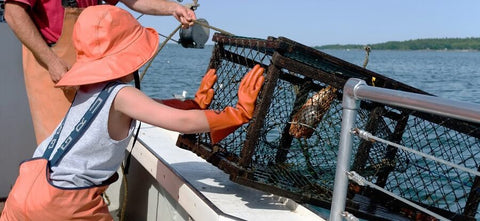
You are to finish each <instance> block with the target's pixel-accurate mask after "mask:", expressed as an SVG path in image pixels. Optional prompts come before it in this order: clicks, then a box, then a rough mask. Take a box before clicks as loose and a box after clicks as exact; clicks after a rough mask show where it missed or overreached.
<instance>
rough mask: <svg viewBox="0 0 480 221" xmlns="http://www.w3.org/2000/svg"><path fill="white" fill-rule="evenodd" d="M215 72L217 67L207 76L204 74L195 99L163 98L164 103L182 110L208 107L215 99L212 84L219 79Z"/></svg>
mask: <svg viewBox="0 0 480 221" xmlns="http://www.w3.org/2000/svg"><path fill="white" fill-rule="evenodd" d="M215 72H216V70H215V69H210V70H208V72H207V73H206V74H205V76H203V79H202V82H201V83H200V87H199V88H198V90H197V93H195V98H194V99H193V100H185V101H181V100H178V99H169V100H162V101H161V102H162V104H165V105H167V106H170V107H174V108H177V109H182V110H191V109H202V110H203V109H206V108H207V107H208V105H210V102H212V99H213V94H214V91H213V89H212V86H213V84H215V82H216V81H217V75H216V74H215Z"/></svg>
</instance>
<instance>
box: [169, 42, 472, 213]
mask: <svg viewBox="0 0 480 221" xmlns="http://www.w3.org/2000/svg"><path fill="white" fill-rule="evenodd" d="M213 41H214V42H215V47H214V49H213V52H212V57H211V60H210V64H209V68H215V69H217V75H218V80H217V82H216V83H215V85H214V90H215V98H214V100H213V101H212V103H211V105H210V108H211V109H216V110H221V109H223V108H225V107H227V106H235V105H236V103H237V90H238V84H239V82H240V81H241V79H242V77H243V76H244V74H245V73H247V72H248V71H249V70H250V69H251V68H252V67H253V66H254V65H255V64H260V65H262V66H263V67H264V68H265V70H266V73H265V83H264V85H263V88H262V91H261V92H260V94H259V96H258V99H257V105H256V108H255V112H254V115H253V119H252V120H251V121H250V122H249V123H247V124H245V125H243V126H242V127H240V128H238V129H237V130H236V131H235V132H233V133H232V134H230V135H229V136H228V137H226V138H225V139H224V140H222V141H221V142H220V143H218V144H216V145H211V142H210V137H209V134H208V133H203V134H189V135H180V136H179V138H178V141H177V145H178V146H179V147H181V148H184V149H188V150H190V151H192V152H195V153H196V154H197V155H199V156H201V157H202V158H204V159H206V160H207V161H209V162H210V163H212V164H213V165H215V166H217V167H218V168H220V169H222V170H224V171H225V172H226V173H228V174H229V175H230V179H231V180H232V181H234V182H237V183H240V184H243V185H247V186H250V187H253V188H257V189H260V190H263V191H266V192H270V193H274V194H277V195H281V196H285V197H288V198H291V199H293V200H296V201H298V202H300V203H309V204H312V205H316V206H320V207H324V208H330V202H331V199H332V192H333V182H334V177H335V169H336V160H337V150H338V145H339V137H340V130H341V116H342V107H341V102H342V90H343V85H344V84H345V82H346V81H347V80H348V79H349V78H352V77H355V78H359V79H362V80H365V81H366V82H367V84H369V85H373V86H377V87H384V88H390V89H397V90H403V91H408V92H415V93H421V94H428V93H426V92H424V91H421V90H419V89H416V88H413V87H411V86H409V85H406V84H403V83H401V82H398V81H395V80H393V79H390V78H387V77H385V76H383V75H380V74H377V73H375V72H372V71H369V70H367V69H364V68H361V67H359V66H356V65H354V64H351V63H348V62H346V61H343V60H341V59H338V58H336V57H333V56H330V55H328V54H325V53H323V52H320V51H318V50H315V49H313V48H310V47H307V46H304V45H302V44H299V43H297V42H294V41H292V40H289V39H287V38H283V37H279V38H273V37H269V38H268V39H257V38H247V37H239V36H226V35H222V34H219V33H216V34H215V35H214V37H213ZM357 118H358V119H357V121H356V122H357V126H358V127H359V128H364V129H365V130H368V131H369V132H371V133H372V134H374V135H375V136H378V137H382V138H384V139H388V140H390V141H392V142H395V143H399V144H401V145H405V146H408V147H410V148H413V149H415V150H419V151H422V152H425V153H427V154H431V155H434V156H436V157H440V158H443V159H445V160H448V161H451V162H454V163H456V164H459V165H462V166H465V167H468V168H479V164H480V162H479V161H480V158H479V157H478V155H479V154H480V142H479V139H478V138H479V137H480V131H479V127H478V126H479V125H476V124H471V123H467V122H462V121H458V120H454V119H449V118H443V117H438V116H433V115H428V114H423V113H420V112H413V111H407V110H403V109H400V108H396V107H392V106H388V105H383V104H379V103H375V102H366V101H362V102H361V105H360V109H359V110H358V115H357ZM353 147H354V149H353V151H352V153H353V156H352V162H351V168H352V170H354V171H356V172H357V173H359V174H360V175H362V176H364V177H365V178H366V179H367V180H369V181H370V182H373V183H375V184H377V185H379V186H381V187H384V188H385V189H387V190H389V191H391V192H394V193H395V194H398V195H400V196H402V197H404V198H406V199H409V200H411V201H414V202H416V203H419V204H421V205H423V206H425V207H427V208H429V209H431V210H433V211H435V212H437V213H439V214H442V215H443V216H444V217H447V218H450V219H459V220H466V219H472V220H474V219H475V217H476V216H478V211H477V210H478V209H477V208H478V204H479V202H480V191H477V190H479V189H480V188H479V187H480V180H479V179H478V178H476V177H475V176H473V175H470V174H466V173H463V172H461V171H457V170H455V169H452V168H446V167H445V166H443V165H438V164H436V163H432V162H428V161H426V160H425V159H423V158H421V157H418V156H415V155H413V154H409V153H408V152H404V151H401V150H397V149H395V148H393V147H391V146H388V145H385V144H382V143H378V142H372V141H365V140H360V139H354V141H353ZM347 198H348V199H347V210H348V211H350V212H352V213H353V214H356V215H357V216H359V217H363V218H367V219H370V218H371V219H380V220H382V219H383V220H392V219H394V220H402V219H404V220H415V219H416V220H422V219H423V220H430V219H431V217H429V216H428V215H425V214H423V213H421V212H419V211H417V210H415V209H413V208H410V207H409V206H407V205H405V204H403V203H401V202H399V201H397V200H394V199H392V198H390V197H388V196H385V195H384V194H383V193H381V192H379V191H376V190H374V189H370V188H368V187H360V186H358V185H356V184H355V183H350V185H349V194H348V196H347Z"/></svg>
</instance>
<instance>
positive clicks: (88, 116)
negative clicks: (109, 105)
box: [43, 82, 118, 166]
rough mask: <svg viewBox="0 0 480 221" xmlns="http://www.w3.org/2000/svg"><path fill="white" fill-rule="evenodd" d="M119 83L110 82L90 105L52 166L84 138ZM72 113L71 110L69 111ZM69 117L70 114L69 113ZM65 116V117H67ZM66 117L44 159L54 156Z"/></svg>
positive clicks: (60, 149) (58, 152)
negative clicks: (87, 129) (84, 134)
mask: <svg viewBox="0 0 480 221" xmlns="http://www.w3.org/2000/svg"><path fill="white" fill-rule="evenodd" d="M117 84H118V82H110V83H108V84H107V85H106V86H105V87H104V88H103V89H102V91H101V92H100V94H99V95H98V96H97V98H96V99H95V101H93V103H92V104H91V105H90V107H89V108H88V110H87V112H86V113H85V114H84V115H83V117H82V119H80V121H79V122H78V123H77V125H75V127H74V129H73V131H72V132H70V135H68V137H67V138H66V139H65V141H63V143H62V144H61V145H60V147H59V148H58V150H57V152H56V153H55V155H54V156H53V158H52V159H51V160H50V165H51V166H54V165H56V164H57V163H58V162H59V161H60V159H61V158H62V157H63V156H64V155H65V154H66V153H67V152H68V151H69V150H70V149H71V148H72V146H73V145H74V144H75V143H76V142H77V141H78V139H79V138H80V137H81V136H82V134H83V133H84V132H85V129H86V128H88V126H90V124H91V123H92V119H93V118H94V117H95V116H96V115H97V114H98V112H99V111H100V110H101V109H102V107H103V105H104V104H105V101H106V100H107V98H108V96H109V95H110V93H111V92H112V90H113V88H114V86H115V85H117ZM69 111H70V110H69ZM67 115H68V113H67ZM67 115H65V116H67ZM65 119H66V117H65V118H64V119H63V121H62V123H61V124H60V126H59V127H58V129H57V130H56V131H55V134H54V135H53V137H52V140H51V141H50V143H49V144H48V146H47V149H46V150H45V152H44V154H43V158H45V159H47V160H48V159H49V158H50V156H51V155H52V152H53V149H54V148H55V146H56V145H57V141H58V139H59V137H60V133H61V131H62V128H63V124H64V123H65Z"/></svg>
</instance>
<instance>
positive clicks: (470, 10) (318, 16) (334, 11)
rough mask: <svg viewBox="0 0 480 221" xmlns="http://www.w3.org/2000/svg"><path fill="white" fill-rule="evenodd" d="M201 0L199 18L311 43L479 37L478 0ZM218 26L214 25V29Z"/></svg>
mask: <svg viewBox="0 0 480 221" xmlns="http://www.w3.org/2000/svg"><path fill="white" fill-rule="evenodd" d="M191 2H192V1H191V0H183V1H182V2H181V4H188V3H191ZM198 4H199V5H200V6H199V7H198V9H197V10H196V11H195V13H196V16H197V18H203V19H206V20H207V21H208V23H209V24H210V25H211V26H213V27H216V28H220V29H223V30H225V31H227V32H230V33H233V34H235V35H239V36H246V37H256V38H267V37H268V36H273V37H280V36H282V37H287V38H289V39H291V40H294V41H297V42H300V43H302V44H304V45H307V46H321V45H329V44H363V45H365V44H375V43H383V42H387V41H405V40H413V39H423V38H457V37H458V38H465V37H480V24H479V23H480V0H403V1H398V0H397V1H394V0H390V1H388V0H349V1H347V0H337V1H334V0H329V1H327V0H304V1H301V0H297V1H286V0H277V1H273V0H198ZM120 7H123V8H125V7H124V6H123V5H120ZM131 12H132V11H131ZM132 14H133V15H134V16H135V17H138V16H140V14H138V13H135V12H132ZM138 20H139V22H140V23H141V24H142V25H144V26H148V27H153V28H155V29H156V30H157V31H158V32H159V33H160V34H161V35H164V36H168V35H170V34H171V33H172V31H173V30H174V29H175V28H176V27H177V26H178V24H179V23H178V22H177V21H176V20H175V18H173V17H172V16H149V15H144V16H141V17H140V18H139V19H138ZM214 32H215V31H214V30H210V35H211V36H212V35H213V33H214ZM211 36H210V39H211ZM163 39H164V38H163ZM173 39H178V33H176V34H175V35H174V37H173ZM207 44H212V42H211V41H210V40H209V41H208V42H207Z"/></svg>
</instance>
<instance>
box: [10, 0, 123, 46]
mask: <svg viewBox="0 0 480 221" xmlns="http://www.w3.org/2000/svg"><path fill="white" fill-rule="evenodd" d="M13 1H15V2H21V3H24V4H26V5H28V6H29V9H27V11H28V12H29V13H30V16H31V17H32V20H33V22H34V23H35V24H36V26H37V28H38V30H40V33H41V34H42V36H43V38H44V39H45V41H46V42H47V43H55V42H56V41H57V40H58V38H59V37H60V34H61V33H62V26H63V16H64V9H63V6H62V0H6V2H13ZM105 2H107V3H108V4H112V5H115V4H117V2H118V0H105ZM77 3H78V7H79V8H86V7H88V6H92V5H98V0H77Z"/></svg>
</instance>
